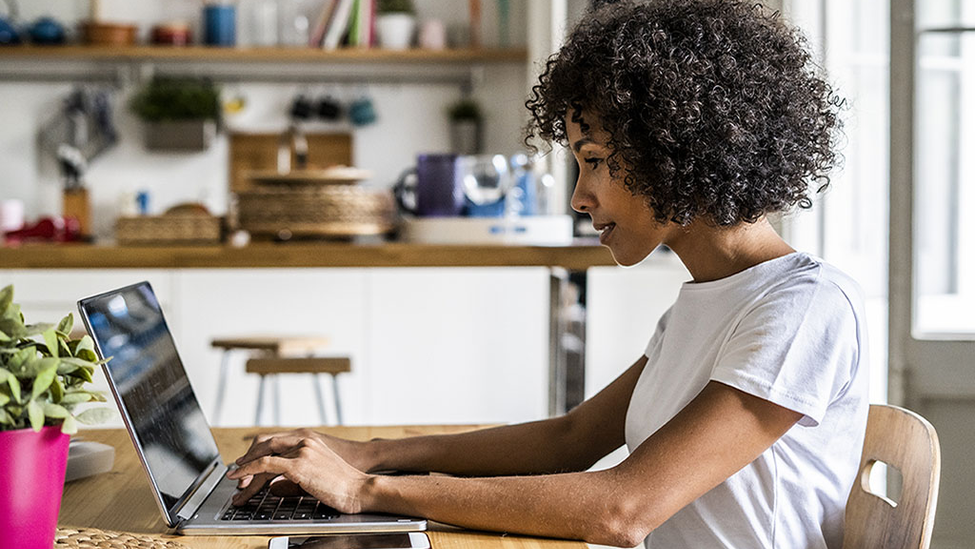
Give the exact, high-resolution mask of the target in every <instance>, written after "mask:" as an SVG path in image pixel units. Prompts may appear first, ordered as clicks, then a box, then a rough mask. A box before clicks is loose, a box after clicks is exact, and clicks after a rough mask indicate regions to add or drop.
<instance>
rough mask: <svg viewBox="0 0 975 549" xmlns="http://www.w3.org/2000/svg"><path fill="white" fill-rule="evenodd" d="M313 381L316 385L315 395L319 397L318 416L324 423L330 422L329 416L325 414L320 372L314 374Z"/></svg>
mask: <svg viewBox="0 0 975 549" xmlns="http://www.w3.org/2000/svg"><path fill="white" fill-rule="evenodd" d="M312 383H313V384H314V385H315V396H316V397H318V417H319V418H320V419H321V422H322V425H327V424H328V417H326V416H325V397H324V395H323V394H322V380H321V376H320V374H312Z"/></svg>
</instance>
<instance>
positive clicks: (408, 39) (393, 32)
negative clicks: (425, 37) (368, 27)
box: [376, 0, 416, 50]
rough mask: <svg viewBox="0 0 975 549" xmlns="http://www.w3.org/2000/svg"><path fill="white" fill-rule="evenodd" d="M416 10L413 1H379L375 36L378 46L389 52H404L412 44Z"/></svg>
mask: <svg viewBox="0 0 975 549" xmlns="http://www.w3.org/2000/svg"><path fill="white" fill-rule="evenodd" d="M415 29H416V9H415V8H414V6H413V0H379V5H378V9H377V13H376V34H377V35H378V37H379V45H380V47H383V48H385V49H389V50H405V49H408V48H409V47H410V46H411V45H412V44H413V31H414V30H415Z"/></svg>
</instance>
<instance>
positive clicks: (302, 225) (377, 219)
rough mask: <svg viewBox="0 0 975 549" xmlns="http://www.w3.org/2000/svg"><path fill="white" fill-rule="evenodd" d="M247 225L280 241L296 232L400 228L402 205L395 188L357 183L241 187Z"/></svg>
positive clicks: (240, 212) (241, 218)
mask: <svg viewBox="0 0 975 549" xmlns="http://www.w3.org/2000/svg"><path fill="white" fill-rule="evenodd" d="M237 218H238V224H239V226H240V228H241V229H244V230H246V231H248V232H250V233H251V234H252V235H255V236H265V237H271V238H276V239H278V240H288V239H291V238H295V237H342V238H346V237H352V236H360V235H379V234H385V233H388V232H390V231H392V230H393V229H395V228H396V204H395V201H394V200H393V196H392V194H391V193H390V192H389V191H379V190H370V189H364V188H361V187H357V186H354V185H319V186H315V185H305V186H302V187H282V188H270V187H265V188H261V189H254V190H247V191H239V192H238V193H237Z"/></svg>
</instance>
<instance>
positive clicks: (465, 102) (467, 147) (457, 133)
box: [447, 98, 484, 154]
mask: <svg viewBox="0 0 975 549" xmlns="http://www.w3.org/2000/svg"><path fill="white" fill-rule="evenodd" d="M447 118H448V119H449V120H450V143H451V146H452V147H453V152H454V153H456V154H478V153H480V152H481V125H482V123H483V121H484V117H483V115H482V113H481V106H480V104H478V102H477V101H475V100H474V99H471V98H464V99H461V100H459V101H457V102H456V103H453V104H452V105H450V106H449V107H448V108H447Z"/></svg>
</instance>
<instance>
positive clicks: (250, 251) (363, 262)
mask: <svg viewBox="0 0 975 549" xmlns="http://www.w3.org/2000/svg"><path fill="white" fill-rule="evenodd" d="M615 264H616V263H615V262H614V261H613V257H612V255H611V254H610V252H609V250H608V249H606V248H604V247H602V246H599V245H598V244H596V243H595V241H594V240H583V241H580V242H579V244H576V245H571V246H517V245H463V246H461V245H442V244H413V243H402V242H391V243H377V244H349V243H334V242H314V243H306V242H284V243H270V242H268V243H264V242H260V243H252V244H249V245H247V246H244V247H241V248H234V247H231V246H112V245H89V244H26V245H22V246H17V247H0V269H127V268H160V269H193V268H199V269H210V268H247V267H533V266H534V267H538V266H541V267H564V268H566V269H570V270H584V269H586V268H588V267H593V266H599V265H615Z"/></svg>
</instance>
